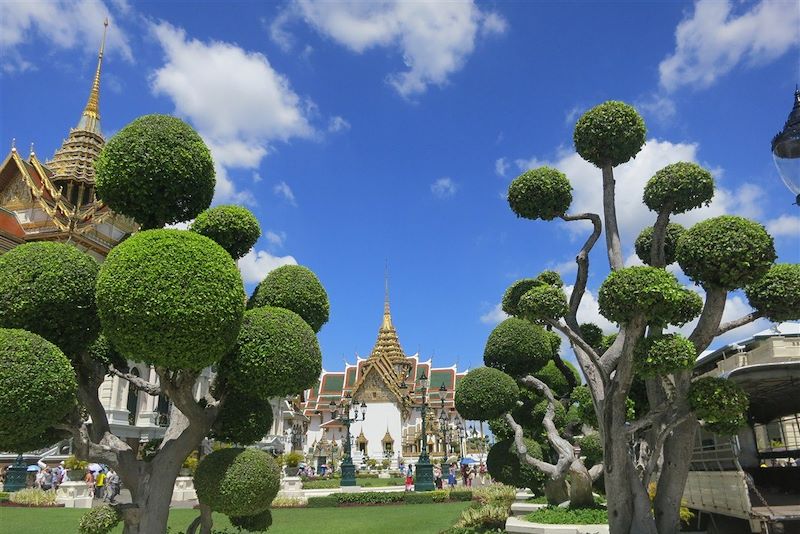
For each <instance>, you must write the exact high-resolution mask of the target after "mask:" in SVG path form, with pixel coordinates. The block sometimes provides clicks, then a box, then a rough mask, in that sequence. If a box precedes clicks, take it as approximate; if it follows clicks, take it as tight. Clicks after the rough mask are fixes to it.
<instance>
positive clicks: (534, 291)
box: [517, 284, 568, 321]
mask: <svg viewBox="0 0 800 534" xmlns="http://www.w3.org/2000/svg"><path fill="white" fill-rule="evenodd" d="M517 308H519V311H520V313H521V314H522V316H523V317H525V318H526V319H529V320H531V321H544V320H546V319H550V320H558V319H560V318H561V317H564V316H565V315H566V314H567V311H568V308H567V296H566V295H565V294H564V290H563V289H561V288H560V287H556V286H551V285H549V284H542V285H540V286H536V287H532V288H531V289H529V290H528V291H527V292H526V293H525V294H524V295H522V297H521V298H520V299H519V303H518V304H517Z"/></svg>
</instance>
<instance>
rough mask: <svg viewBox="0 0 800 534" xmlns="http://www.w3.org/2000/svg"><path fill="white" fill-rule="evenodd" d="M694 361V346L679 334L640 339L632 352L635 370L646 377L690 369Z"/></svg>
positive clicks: (695, 353) (695, 351)
mask: <svg viewBox="0 0 800 534" xmlns="http://www.w3.org/2000/svg"><path fill="white" fill-rule="evenodd" d="M696 359H697V350H696V349H695V347H694V345H693V344H692V342H691V341H689V340H688V339H686V338H685V337H683V336H682V335H680V334H666V335H663V336H654V337H647V338H644V339H641V340H639V342H638V343H637V344H636V348H635V350H634V365H635V366H636V370H637V371H638V372H639V373H641V374H642V376H646V377H652V376H659V375H665V374H668V373H672V372H675V371H678V370H681V369H691V368H692V367H694V362H695V360H696Z"/></svg>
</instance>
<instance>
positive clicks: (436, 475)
mask: <svg viewBox="0 0 800 534" xmlns="http://www.w3.org/2000/svg"><path fill="white" fill-rule="evenodd" d="M433 481H434V484H436V489H442V468H441V467H439V466H438V465H434V466H433Z"/></svg>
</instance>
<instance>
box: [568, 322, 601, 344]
mask: <svg viewBox="0 0 800 534" xmlns="http://www.w3.org/2000/svg"><path fill="white" fill-rule="evenodd" d="M578 329H579V332H580V335H581V338H583V340H584V341H585V342H586V344H587V345H589V346H590V347H592V348H593V349H595V350H599V349H600V348H601V347H602V346H603V329H602V328H600V327H599V326H597V325H596V324H594V323H581V324H580V326H579V327H578ZM560 339H561V338H559V340H560Z"/></svg>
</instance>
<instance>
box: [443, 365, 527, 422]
mask: <svg viewBox="0 0 800 534" xmlns="http://www.w3.org/2000/svg"><path fill="white" fill-rule="evenodd" d="M518 396H519V387H517V383H516V382H515V381H514V379H513V378H511V377H510V376H508V375H507V374H505V373H504V372H502V371H500V370H498V369H493V368H491V367H478V368H476V369H473V370H471V371H470V372H468V373H467V374H466V376H464V378H462V379H461V380H460V381H459V383H458V387H457V388H456V395H455V403H456V409H457V410H458V413H459V414H461V415H462V416H463V417H464V418H465V419H468V420H473V421H486V420H488V419H494V418H496V417H500V416H501V415H502V414H504V413H505V412H507V411H509V410H511V409H512V408H514V406H515V405H516V402H517V397H518Z"/></svg>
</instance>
